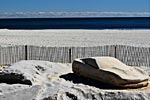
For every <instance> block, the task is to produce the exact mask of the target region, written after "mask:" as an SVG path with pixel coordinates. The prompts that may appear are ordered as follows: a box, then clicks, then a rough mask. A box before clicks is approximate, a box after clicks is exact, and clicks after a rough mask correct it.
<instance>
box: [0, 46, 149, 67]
mask: <svg viewBox="0 0 150 100" xmlns="http://www.w3.org/2000/svg"><path fill="white" fill-rule="evenodd" d="M95 56H111V57H116V58H117V59H119V60H121V61H122V62H124V63H125V64H127V65H132V66H150V48H148V47H132V46H123V45H107V46H97V47H39V46H8V47H2V46H0V65H5V64H12V63H15V62H17V61H20V60H44V61H51V62H61V63H71V62H72V61H73V60H74V59H76V58H84V57H95Z"/></svg>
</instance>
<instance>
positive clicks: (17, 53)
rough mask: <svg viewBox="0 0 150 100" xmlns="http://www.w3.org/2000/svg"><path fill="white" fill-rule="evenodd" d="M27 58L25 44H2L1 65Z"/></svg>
mask: <svg viewBox="0 0 150 100" xmlns="http://www.w3.org/2000/svg"><path fill="white" fill-rule="evenodd" d="M24 59H25V46H8V47H1V46H0V65H6V64H12V63H15V62H17V61H20V60H24Z"/></svg>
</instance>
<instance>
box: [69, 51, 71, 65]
mask: <svg viewBox="0 0 150 100" xmlns="http://www.w3.org/2000/svg"><path fill="white" fill-rule="evenodd" d="M69 63H71V48H69Z"/></svg>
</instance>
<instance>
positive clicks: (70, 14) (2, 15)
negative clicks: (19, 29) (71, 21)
mask: <svg viewBox="0 0 150 100" xmlns="http://www.w3.org/2000/svg"><path fill="white" fill-rule="evenodd" d="M53 17H150V12H16V13H8V12H5V13H0V18H53Z"/></svg>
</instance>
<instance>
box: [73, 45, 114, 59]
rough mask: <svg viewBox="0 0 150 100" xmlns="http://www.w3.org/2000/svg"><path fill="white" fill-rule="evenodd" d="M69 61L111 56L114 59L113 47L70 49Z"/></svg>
mask: <svg viewBox="0 0 150 100" xmlns="http://www.w3.org/2000/svg"><path fill="white" fill-rule="evenodd" d="M71 50H72V54H71V60H72V61H73V60H74V59H76V58H84V57H96V56H111V57H115V45H108V46H97V47H72V48H71Z"/></svg>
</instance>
